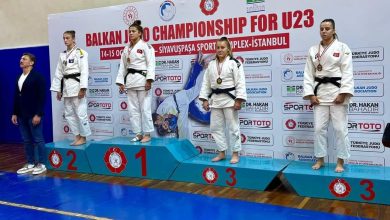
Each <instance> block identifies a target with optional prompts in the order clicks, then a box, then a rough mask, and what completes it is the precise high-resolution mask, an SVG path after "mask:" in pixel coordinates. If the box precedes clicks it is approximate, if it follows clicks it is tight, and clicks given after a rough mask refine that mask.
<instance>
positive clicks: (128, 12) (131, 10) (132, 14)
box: [123, 6, 138, 26]
mask: <svg viewBox="0 0 390 220" xmlns="http://www.w3.org/2000/svg"><path fill="white" fill-rule="evenodd" d="M137 18H138V11H137V9H136V8H135V7H133V6H128V7H127V8H125V10H124V11H123V21H124V22H125V24H127V25H128V26H130V25H131V24H133V22H134V21H135V20H137Z"/></svg>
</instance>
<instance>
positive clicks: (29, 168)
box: [16, 163, 34, 174]
mask: <svg viewBox="0 0 390 220" xmlns="http://www.w3.org/2000/svg"><path fill="white" fill-rule="evenodd" d="M33 170H34V164H30V163H27V164H25V165H24V166H23V167H22V168H20V169H19V170H18V171H16V173H17V174H25V173H29V172H31V171H33Z"/></svg>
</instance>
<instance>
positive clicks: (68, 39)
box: [62, 34, 75, 47]
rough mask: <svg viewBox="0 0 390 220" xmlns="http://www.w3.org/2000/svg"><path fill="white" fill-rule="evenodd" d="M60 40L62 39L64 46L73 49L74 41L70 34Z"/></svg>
mask: <svg viewBox="0 0 390 220" xmlns="http://www.w3.org/2000/svg"><path fill="white" fill-rule="evenodd" d="M62 39H64V44H65V46H67V47H73V45H74V44H75V40H74V38H73V37H72V35H71V34H64V35H63V38H62Z"/></svg>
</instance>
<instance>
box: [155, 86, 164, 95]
mask: <svg viewBox="0 0 390 220" xmlns="http://www.w3.org/2000/svg"><path fill="white" fill-rule="evenodd" d="M154 94H156V96H161V94H162V90H161V89H160V88H156V89H155V90H154Z"/></svg>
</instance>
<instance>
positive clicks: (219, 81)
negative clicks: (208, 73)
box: [217, 77, 222, 85]
mask: <svg viewBox="0 0 390 220" xmlns="http://www.w3.org/2000/svg"><path fill="white" fill-rule="evenodd" d="M221 83H222V79H221V77H218V79H217V84H218V85H219V84H221Z"/></svg>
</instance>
